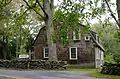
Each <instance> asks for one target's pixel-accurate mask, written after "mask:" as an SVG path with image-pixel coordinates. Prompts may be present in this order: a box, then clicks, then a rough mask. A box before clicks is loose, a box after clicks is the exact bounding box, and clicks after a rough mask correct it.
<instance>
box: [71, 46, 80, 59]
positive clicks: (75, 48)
mask: <svg viewBox="0 0 120 79" xmlns="http://www.w3.org/2000/svg"><path fill="white" fill-rule="evenodd" d="M71 48H75V49H76V58H71ZM69 57H70V60H77V59H78V58H77V47H70V48H69Z"/></svg>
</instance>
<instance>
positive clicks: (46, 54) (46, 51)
mask: <svg viewBox="0 0 120 79" xmlns="http://www.w3.org/2000/svg"><path fill="white" fill-rule="evenodd" d="M48 53H49V49H48V48H45V57H48Z"/></svg>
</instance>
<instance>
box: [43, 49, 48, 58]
mask: <svg viewBox="0 0 120 79" xmlns="http://www.w3.org/2000/svg"><path fill="white" fill-rule="evenodd" d="M46 48H48V47H44V50H43V52H44V58H48V57H46V56H45V49H46ZM48 50H49V49H48ZM48 54H49V52H48Z"/></svg>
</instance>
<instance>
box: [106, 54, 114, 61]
mask: <svg viewBox="0 0 120 79" xmlns="http://www.w3.org/2000/svg"><path fill="white" fill-rule="evenodd" d="M104 60H105V61H109V62H114V60H113V56H112V55H107V56H105V58H104Z"/></svg>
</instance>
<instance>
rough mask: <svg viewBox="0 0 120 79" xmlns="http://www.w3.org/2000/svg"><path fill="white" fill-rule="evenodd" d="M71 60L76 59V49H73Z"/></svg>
mask: <svg viewBox="0 0 120 79" xmlns="http://www.w3.org/2000/svg"><path fill="white" fill-rule="evenodd" d="M71 58H76V48H71Z"/></svg>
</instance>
